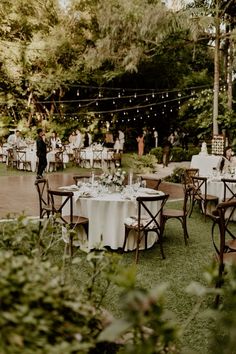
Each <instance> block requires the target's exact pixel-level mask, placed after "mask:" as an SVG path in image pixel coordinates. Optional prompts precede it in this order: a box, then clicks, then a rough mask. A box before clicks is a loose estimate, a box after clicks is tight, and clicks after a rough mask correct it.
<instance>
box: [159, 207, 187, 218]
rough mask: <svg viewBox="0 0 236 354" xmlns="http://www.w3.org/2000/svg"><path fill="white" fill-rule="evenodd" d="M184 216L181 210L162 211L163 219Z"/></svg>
mask: <svg viewBox="0 0 236 354" xmlns="http://www.w3.org/2000/svg"><path fill="white" fill-rule="evenodd" d="M183 216H184V212H183V210H176V209H164V211H163V217H164V218H168V217H171V218H180V217H183Z"/></svg>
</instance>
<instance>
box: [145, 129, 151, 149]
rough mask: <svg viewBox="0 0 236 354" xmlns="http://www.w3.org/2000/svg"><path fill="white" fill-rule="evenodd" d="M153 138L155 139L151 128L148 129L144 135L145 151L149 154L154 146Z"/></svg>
mask: <svg viewBox="0 0 236 354" xmlns="http://www.w3.org/2000/svg"><path fill="white" fill-rule="evenodd" d="M152 139H153V137H152V133H151V132H150V130H149V129H146V130H145V135H144V151H145V154H148V153H149V151H150V150H151V148H152V146H153V141H152Z"/></svg>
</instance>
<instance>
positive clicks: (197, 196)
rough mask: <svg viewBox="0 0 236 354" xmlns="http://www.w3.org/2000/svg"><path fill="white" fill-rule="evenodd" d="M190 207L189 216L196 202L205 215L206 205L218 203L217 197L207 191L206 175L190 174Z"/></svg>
mask: <svg viewBox="0 0 236 354" xmlns="http://www.w3.org/2000/svg"><path fill="white" fill-rule="evenodd" d="M192 183H193V185H192V193H191V198H192V200H191V209H190V213H189V216H191V215H192V211H193V207H194V205H195V203H196V202H197V203H198V204H199V206H200V209H201V211H202V213H203V214H204V216H205V220H206V216H207V214H208V213H207V205H208V203H210V202H212V203H215V205H216V204H218V200H219V199H218V197H217V196H215V195H211V194H208V193H207V177H199V176H192Z"/></svg>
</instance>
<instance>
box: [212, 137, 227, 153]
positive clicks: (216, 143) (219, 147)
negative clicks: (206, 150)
mask: <svg viewBox="0 0 236 354" xmlns="http://www.w3.org/2000/svg"><path fill="white" fill-rule="evenodd" d="M211 144H212V145H211V146H212V150H211V153H212V155H223V154H224V146H225V144H224V137H223V135H214V137H213V139H212V141H211Z"/></svg>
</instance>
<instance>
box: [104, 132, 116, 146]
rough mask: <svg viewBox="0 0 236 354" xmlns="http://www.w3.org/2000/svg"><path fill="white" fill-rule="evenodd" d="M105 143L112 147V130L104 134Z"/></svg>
mask: <svg viewBox="0 0 236 354" xmlns="http://www.w3.org/2000/svg"><path fill="white" fill-rule="evenodd" d="M105 145H106V147H107V148H109V149H111V148H113V145H114V138H113V134H112V132H110V131H107V132H106V134H105Z"/></svg>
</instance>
